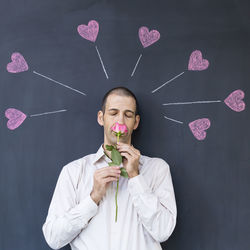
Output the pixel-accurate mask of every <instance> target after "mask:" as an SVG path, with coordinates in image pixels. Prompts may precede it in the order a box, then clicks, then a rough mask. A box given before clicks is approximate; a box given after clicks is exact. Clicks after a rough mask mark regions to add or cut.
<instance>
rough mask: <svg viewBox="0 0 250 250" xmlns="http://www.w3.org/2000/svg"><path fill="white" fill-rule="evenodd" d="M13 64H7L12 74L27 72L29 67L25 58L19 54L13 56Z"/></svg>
mask: <svg viewBox="0 0 250 250" xmlns="http://www.w3.org/2000/svg"><path fill="white" fill-rule="evenodd" d="M11 60H12V62H10V63H8V64H7V70H8V72H10V73H19V72H23V71H27V70H28V69H29V66H28V64H27V62H26V61H25V59H24V57H23V56H22V55H21V54H20V53H19V52H15V53H13V54H12V55H11Z"/></svg>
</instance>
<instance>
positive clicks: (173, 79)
mask: <svg viewBox="0 0 250 250" xmlns="http://www.w3.org/2000/svg"><path fill="white" fill-rule="evenodd" d="M184 73H185V71H183V72H181V73H180V74H179V75H177V76H175V77H173V78H172V79H170V80H168V81H167V82H165V83H163V84H162V85H161V86H160V87H158V88H156V89H155V90H153V91H152V92H151V93H152V94H153V93H155V92H156V91H157V90H159V89H160V88H162V87H164V86H165V85H166V84H168V83H170V82H172V81H173V80H174V79H176V78H177V77H179V76H181V75H182V74H184Z"/></svg>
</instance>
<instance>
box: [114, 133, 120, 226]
mask: <svg viewBox="0 0 250 250" xmlns="http://www.w3.org/2000/svg"><path fill="white" fill-rule="evenodd" d="M119 137H120V133H118V134H117V143H118V142H119ZM118 187H119V179H118V180H117V186H116V193H115V208H116V209H115V222H117V212H118V205H117V194H118Z"/></svg>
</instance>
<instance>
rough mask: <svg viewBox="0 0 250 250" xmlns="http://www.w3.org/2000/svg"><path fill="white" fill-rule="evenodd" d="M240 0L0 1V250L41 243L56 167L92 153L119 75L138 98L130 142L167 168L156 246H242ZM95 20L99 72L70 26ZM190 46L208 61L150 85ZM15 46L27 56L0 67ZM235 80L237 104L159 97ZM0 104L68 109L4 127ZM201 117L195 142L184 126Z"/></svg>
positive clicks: (244, 127)
mask: <svg viewBox="0 0 250 250" xmlns="http://www.w3.org/2000/svg"><path fill="white" fill-rule="evenodd" d="M249 7H250V4H249V2H248V1H239V0H238V1H236V0H221V1H218V0H217V1H211V0H206V1H202V0H191V1H176V0H172V1H169V0H165V1H137V0H133V1H128V0H127V1H118V0H115V1H114V0H112V1H91V0H89V1H84V0H82V1H80V0H71V1H68V0H53V1H52V0H50V1H48V0H40V1H38V0H36V1H35V0H26V1H24V0H13V1H1V8H0V41H1V43H0V114H1V119H0V154H1V157H0V197H1V199H0V201H1V205H0V215H1V223H0V249H1V250H13V249H18V250H34V249H36V250H44V249H49V247H48V246H47V244H46V242H45V239H44V237H43V234H42V225H43V223H44V221H45V218H46V215H47V210H48V207H49V203H50V200H51V197H52V194H53V191H54V188H55V184H56V181H57V178H58V175H59V173H60V171H61V169H62V167H63V166H64V165H65V164H67V163H68V162H70V161H73V160H75V159H78V158H80V157H82V156H84V155H86V154H89V153H94V152H96V151H97V149H98V147H99V146H100V144H101V143H102V142H103V131H102V128H101V127H100V126H99V125H98V123H97V121H96V114H97V111H98V109H99V107H100V104H101V99H102V97H103V95H104V93H105V92H106V91H107V90H109V89H110V88H112V87H115V86H118V85H123V86H126V87H128V88H130V89H131V90H132V91H134V92H135V94H136V95H137V96H138V100H139V103H140V110H141V124H140V127H139V129H138V131H137V132H136V133H135V137H134V141H133V144H134V145H135V147H137V148H138V149H139V150H140V151H141V153H142V154H144V155H149V156H158V157H161V158H163V159H165V160H166V161H167V162H168V163H169V165H170V167H171V173H172V178H173V183H174V188H175V194H176V200H177V208H178V218H177V225H176V228H175V231H174V233H173V234H172V236H171V237H170V239H169V240H168V241H166V242H165V243H163V244H162V247H163V249H168V250H170V249H171V250H177V249H178V250H183V249H185V250H211V249H212V250H236V249H237V250H247V249H249V246H250V237H249V234H250V219H249V217H250V199H249V198H250V196H249V190H250V150H249V148H250V147H249V139H250V132H249V127H250V116H249V115H250V112H249V106H248V105H249V101H250V99H249V96H250V68H249V66H250V65H249V55H250V18H249V13H250V12H249ZM93 19H94V20H97V21H98V22H99V24H100V31H99V35H98V38H97V40H96V45H97V46H98V49H99V51H100V54H101V56H102V59H103V61H104V64H105V67H106V69H107V73H108V75H109V79H108V80H107V79H106V77H105V75H104V72H103V70H102V67H101V64H100V61H99V58H98V56H97V53H96V51H95V47H94V46H95V45H94V44H93V43H91V42H89V41H87V40H85V39H83V38H81V37H80V36H79V34H78V33H77V26H78V25H79V24H87V23H88V21H89V20H93ZM141 26H147V27H149V29H150V30H151V29H157V30H158V31H159V32H160V33H161V38H160V40H159V41H158V42H157V43H155V44H153V45H152V46H150V47H147V48H145V49H143V47H142V45H141V43H140V41H139V38H138V29H139V28H140V27H141ZM196 49H197V50H200V51H202V53H203V56H204V57H205V58H206V59H208V60H209V62H210V66H209V68H208V69H207V70H205V71H201V72H190V71H187V72H186V73H185V74H184V75H182V76H181V77H179V78H178V79H176V80H175V81H173V82H172V83H171V84H169V85H166V86H165V87H163V88H162V89H161V90H160V91H158V92H156V93H154V94H151V91H152V90H153V89H154V88H156V87H158V86H160V85H161V84H163V83H164V82H166V81H167V80H169V79H170V78H172V77H174V76H175V75H177V74H179V73H181V72H182V71H183V70H186V69H187V64H188V59H189V56H190V53H191V52H192V51H194V50H196ZM16 51H18V52H20V53H22V54H23V56H24V57H25V59H26V61H27V62H28V64H29V67H30V70H29V71H26V72H22V73H19V74H11V73H9V72H7V70H6V65H7V63H8V62H10V56H11V54H12V53H13V52H16ZM141 53H142V54H143V55H142V58H141V60H140V63H139V64H138V67H137V70H136V72H135V74H134V76H133V77H132V78H131V77H130V75H131V72H132V70H133V68H134V65H135V63H136V61H137V59H138V56H139V55H140V54H141ZM33 70H35V71H37V72H40V73H42V74H44V75H47V76H50V77H51V78H53V79H56V80H58V81H60V82H62V83H64V84H68V85H70V86H71V87H73V88H76V89H78V90H81V91H83V92H85V93H86V94H87V96H83V95H80V94H78V93H76V92H73V91H71V90H68V89H66V88H64V87H62V86H59V85H56V84H55V83H53V82H51V81H49V80H46V79H44V78H42V77H39V76H37V75H35V74H33V73H32V71H33ZM236 89H242V90H243V91H244V92H245V94H246V96H245V99H244V100H245V103H246V109H245V110H244V111H243V112H239V113H237V112H234V111H232V110H231V109H229V108H228V107H227V106H226V105H225V104H224V103H223V102H222V103H213V104H196V105H179V106H168V107H166V106H162V103H166V102H183V101H197V100H218V99H220V100H224V98H226V97H227V96H228V95H229V94H230V93H231V92H232V91H234V90H236ZM10 107H14V108H17V109H19V110H22V111H23V112H24V113H26V114H36V113H43V112H48V111H54V110H60V109H67V110H68V111H67V112H63V113H58V114H51V115H47V116H38V117H29V118H27V119H26V120H25V121H24V123H23V124H22V125H21V126H20V127H19V128H17V129H16V130H13V131H11V130H9V129H8V128H7V127H6V122H7V119H6V118H5V116H4V112H5V110H6V109H7V108H10ZM164 115H166V116H168V117H171V118H173V119H177V120H180V121H183V122H184V124H178V123H176V122H172V121H170V120H167V119H164V117H163V116H164ZM199 118H209V119H210V120H211V127H210V128H209V129H208V131H207V138H206V139H205V140H203V141H198V140H197V139H196V138H195V137H194V136H193V135H192V133H191V131H190V130H189V127H188V123H189V122H190V121H193V120H196V119H199ZM65 249H69V247H65Z"/></svg>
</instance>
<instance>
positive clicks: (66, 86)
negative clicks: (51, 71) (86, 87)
mask: <svg viewBox="0 0 250 250" xmlns="http://www.w3.org/2000/svg"><path fill="white" fill-rule="evenodd" d="M33 73H34V74H37V75H39V76H42V77H44V78H46V79H48V80H50V81H52V82H55V83H57V84H60V85H62V86H63V87H65V88H68V89H71V90H73V91H75V92H77V93H79V94H82V95H86V94H85V93H83V92H81V91H79V90H77V89H74V88H71V87H69V86H68V85H65V84H63V83H61V82H58V81H56V80H54V79H52V78H50V77H47V76H45V75H42V74H40V73H38V72H36V71H33Z"/></svg>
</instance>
